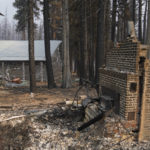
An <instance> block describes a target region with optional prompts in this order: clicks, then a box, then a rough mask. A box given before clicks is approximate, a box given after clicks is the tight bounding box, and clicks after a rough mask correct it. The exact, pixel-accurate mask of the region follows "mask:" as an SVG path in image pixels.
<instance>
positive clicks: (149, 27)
mask: <svg viewBox="0 0 150 150" xmlns="http://www.w3.org/2000/svg"><path fill="white" fill-rule="evenodd" d="M147 17H148V18H147V40H146V43H147V44H148V45H149V52H148V58H149V59H150V1H149V0H148V16H147Z"/></svg>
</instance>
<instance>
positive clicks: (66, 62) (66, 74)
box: [62, 0, 72, 88]
mask: <svg viewBox="0 0 150 150" xmlns="http://www.w3.org/2000/svg"><path fill="white" fill-rule="evenodd" d="M62 16H63V75H62V77H63V82H62V87H63V88H70V87H71V86H72V83H71V72H70V59H69V14H68V0H62Z"/></svg>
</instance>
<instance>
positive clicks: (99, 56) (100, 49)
mask: <svg viewBox="0 0 150 150" xmlns="http://www.w3.org/2000/svg"><path fill="white" fill-rule="evenodd" d="M104 8H105V1H103V0H99V12H98V24H97V26H98V27H97V30H98V31H97V34H98V35H97V48H96V83H98V82H99V68H100V67H102V66H103V65H104V63H105V61H104V55H105V53H104V22H105V17H104V15H105V14H104V12H105V9H104ZM97 91H99V87H98V86H97Z"/></svg>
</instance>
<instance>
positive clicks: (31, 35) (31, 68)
mask: <svg viewBox="0 0 150 150" xmlns="http://www.w3.org/2000/svg"><path fill="white" fill-rule="evenodd" d="M28 7H29V9H28V40H29V72H30V92H31V93H32V92H34V91H35V87H36V81H35V61H34V19H33V0H28Z"/></svg>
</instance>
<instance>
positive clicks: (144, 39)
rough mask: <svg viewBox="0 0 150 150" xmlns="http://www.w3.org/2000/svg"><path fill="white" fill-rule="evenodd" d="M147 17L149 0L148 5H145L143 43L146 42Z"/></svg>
mask: <svg viewBox="0 0 150 150" xmlns="http://www.w3.org/2000/svg"><path fill="white" fill-rule="evenodd" d="M146 19H147V0H146V5H145V12H144V25H143V43H144V44H145V43H146V29H147V26H146Z"/></svg>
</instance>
